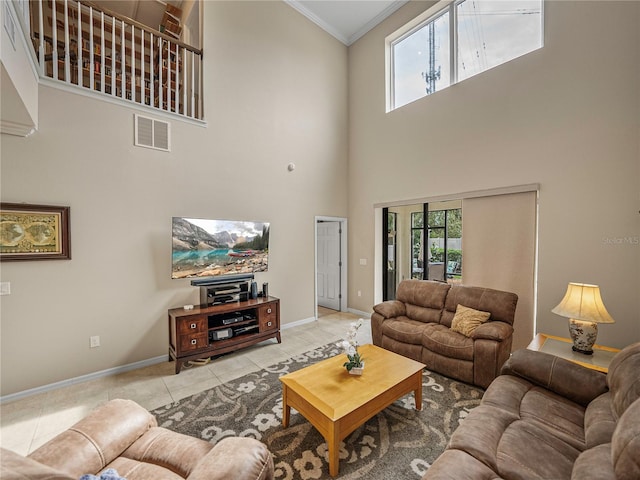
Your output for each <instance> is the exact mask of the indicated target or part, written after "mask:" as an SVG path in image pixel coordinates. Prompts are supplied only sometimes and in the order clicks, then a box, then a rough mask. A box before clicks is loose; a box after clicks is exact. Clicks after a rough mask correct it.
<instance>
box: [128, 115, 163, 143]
mask: <svg viewBox="0 0 640 480" xmlns="http://www.w3.org/2000/svg"><path fill="white" fill-rule="evenodd" d="M134 119H135V139H134V145H136V146H137V147H146V148H153V149H155V150H163V151H165V152H170V151H171V139H170V135H171V128H170V127H171V125H170V124H169V122H164V121H162V120H155V119H153V118H148V117H143V116H141V115H134Z"/></svg>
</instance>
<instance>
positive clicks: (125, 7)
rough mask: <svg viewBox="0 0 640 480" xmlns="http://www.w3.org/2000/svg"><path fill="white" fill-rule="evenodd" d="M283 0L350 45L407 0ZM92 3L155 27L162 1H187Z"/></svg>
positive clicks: (177, 2)
mask: <svg viewBox="0 0 640 480" xmlns="http://www.w3.org/2000/svg"><path fill="white" fill-rule="evenodd" d="M207 1H211V0H204V2H205V8H206V2H207ZM284 1H285V2H286V3H287V4H288V5H290V6H291V7H293V8H295V9H296V10H297V11H298V12H300V13H302V14H303V15H304V16H306V17H307V18H309V19H310V20H311V21H312V22H314V23H315V24H316V25H318V26H319V27H321V28H322V29H324V30H325V31H326V32H328V33H330V34H331V35H333V36H334V37H335V38H337V39H338V40H340V41H341V42H342V43H344V44H345V45H351V44H352V43H353V42H355V41H356V40H357V39H358V38H360V37H361V36H362V35H364V34H365V33H367V32H368V31H369V30H371V29H372V28H373V27H375V26H376V25H377V24H378V23H380V22H381V21H382V20H384V19H385V18H386V17H388V16H389V15H390V14H392V13H393V12H395V11H396V10H397V9H398V8H400V7H401V6H402V5H404V4H405V3H407V1H408V0H284ZM93 3H94V4H97V5H101V6H103V7H104V8H107V9H109V10H111V11H113V12H116V13H119V14H121V15H125V16H127V17H129V18H132V19H134V20H136V21H138V22H140V23H142V24H144V25H147V26H149V27H152V28H156V29H157V28H158V25H159V24H160V21H161V20H162V15H163V14H164V10H165V4H166V3H169V4H171V5H173V6H176V7H178V8H183V4H186V3H190V2H187V1H183V0H168V1H166V2H165V1H161V0H128V1H122V0H96V1H94V2H93ZM183 20H184V19H183Z"/></svg>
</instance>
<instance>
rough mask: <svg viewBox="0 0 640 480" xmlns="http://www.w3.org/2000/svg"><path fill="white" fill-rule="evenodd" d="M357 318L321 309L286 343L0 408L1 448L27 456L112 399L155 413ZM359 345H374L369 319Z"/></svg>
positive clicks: (330, 335) (336, 334)
mask: <svg viewBox="0 0 640 480" xmlns="http://www.w3.org/2000/svg"><path fill="white" fill-rule="evenodd" d="M357 318H358V317H357V316H356V315H353V314H350V313H340V312H335V311H333V310H327V309H319V319H318V320H317V321H314V322H310V323H307V324H304V325H300V326H296V327H292V328H285V329H283V330H282V332H281V335H282V343H280V344H278V343H277V341H276V340H275V339H271V340H267V341H265V342H262V343H260V344H258V345H255V346H253V347H249V348H246V349H244V350H242V351H240V352H236V353H233V354H230V355H225V356H223V357H220V358H218V359H216V360H214V361H212V362H210V363H208V364H206V365H197V366H193V367H191V368H188V369H183V370H182V371H181V372H180V374H178V375H175V374H174V368H175V366H174V364H173V363H172V362H164V363H160V364H157V365H152V366H150V367H146V368H141V369H139V370H133V371H130V372H126V373H122V374H118V375H113V376H109V377H104V378H100V379H97V380H91V381H88V382H84V383H79V384H76V385H71V386H69V387H64V388H60V389H57V390H52V391H49V392H45V393H40V394H37V395H32V396H30V397H26V398H23V399H20V400H15V401H13V402H9V403H6V404H3V405H1V406H0V445H1V446H2V447H4V448H8V449H10V450H13V451H15V452H18V453H20V454H22V455H26V454H28V453H30V452H32V451H33V450H35V449H36V448H38V447H39V446H40V445H42V444H43V443H45V442H46V441H48V440H50V439H51V438H52V437H54V436H56V435H57V434H59V433H60V432H62V431H64V430H66V429H67V428H69V427H70V426H71V425H73V424H74V423H76V422H77V421H78V420H80V419H81V418H83V417H84V416H85V415H86V414H87V413H88V412H89V411H91V410H92V409H93V408H95V407H96V406H98V405H100V404H102V403H104V402H106V401H107V400H110V399H113V398H128V399H131V400H135V401H136V402H138V403H139V404H141V405H142V406H144V407H145V408H147V409H149V410H152V409H155V408H158V407H161V406H162V405H166V404H168V403H171V402H175V401H177V400H180V399H181V398H185V397H188V396H189V395H193V394H194V393H197V392H201V391H203V390H206V389H208V388H212V387H215V386H216V385H220V384H222V383H225V382H228V381H230V380H232V379H234V378H238V377H241V376H243V375H246V374H248V373H251V372H253V371H256V370H260V369H262V368H264V367H266V366H268V365H271V364H274V363H277V362H280V361H282V360H286V359H288V358H290V357H292V356H294V355H297V354H299V353H303V352H305V351H308V350H311V349H313V348H315V347H319V346H322V345H325V344H327V343H329V342H333V341H335V340H339V339H341V338H344V336H345V335H346V332H347V328H348V327H349V324H350V323H351V322H353V321H354V320H356V319H357ZM357 340H358V343H359V344H361V345H362V344H365V343H371V327H370V322H369V320H368V319H365V323H364V325H363V326H362V328H361V329H360V330H359V332H358V336H357Z"/></svg>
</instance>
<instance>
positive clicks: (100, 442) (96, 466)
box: [0, 400, 273, 480]
mask: <svg viewBox="0 0 640 480" xmlns="http://www.w3.org/2000/svg"><path fill="white" fill-rule="evenodd" d="M0 453H1V456H2V457H1V467H0V478H2V479H3V480H22V479H41V480H45V479H46V480H78V479H79V478H80V477H81V476H83V475H85V474H91V475H97V474H99V473H101V472H104V471H105V470H107V469H114V470H115V471H116V472H117V474H118V475H119V476H120V477H124V478H126V479H127V480H158V479H162V480H180V479H185V478H186V479H189V480H204V479H207V480H214V479H217V480H223V479H224V480H228V479H231V478H234V479H242V480H271V479H272V478H273V459H272V457H271V453H270V452H269V450H268V449H267V447H266V446H265V445H264V444H263V443H261V442H259V441H258V440H255V439H252V438H237V437H231V438H225V439H224V440H221V441H220V442H218V443H217V444H216V445H212V444H210V443H208V442H206V441H204V440H201V439H199V438H194V437H189V436H186V435H182V434H179V433H175V432H171V431H169V430H167V429H165V428H162V427H158V426H157V422H156V419H155V417H154V416H153V415H151V414H150V413H149V412H148V411H146V410H145V409H144V408H142V407H141V406H140V405H138V404H137V403H135V402H132V401H131V400H111V401H110V402H107V403H106V404H104V405H102V406H101V407H98V408H97V409H96V410H94V411H93V412H91V413H90V414H89V415H88V416H87V417H85V418H83V419H82V420H80V421H79V422H78V423H76V424H75V425H74V426H72V427H71V428H69V429H68V430H66V431H64V432H62V433H61V434H60V435H58V436H57V437H55V438H53V439H52V440H50V441H49V442H47V443H45V444H44V445H43V446H41V447H40V448H38V449H37V450H35V451H34V452H32V453H31V454H30V455H28V456H27V457H23V456H21V455H18V454H17V453H15V452H12V451H10V450H6V449H2V450H1V452H0Z"/></svg>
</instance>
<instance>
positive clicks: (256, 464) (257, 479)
mask: <svg viewBox="0 0 640 480" xmlns="http://www.w3.org/2000/svg"><path fill="white" fill-rule="evenodd" d="M273 471H274V468H273V457H272V456H271V452H269V450H268V449H267V447H266V445H265V444H263V443H262V442H260V441H258V440H256V439H254V438H248V437H227V438H225V439H223V440H221V441H219V442H218V443H216V445H215V446H214V447H213V449H212V450H211V451H210V452H209V453H208V454H207V455H205V457H204V458H203V459H202V460H201V461H200V462H199V463H198V465H196V467H195V468H194V469H193V471H192V472H191V474H190V475H189V476H188V477H187V480H228V479H230V478H242V479H243V480H272V479H273V475H274V473H273Z"/></svg>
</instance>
